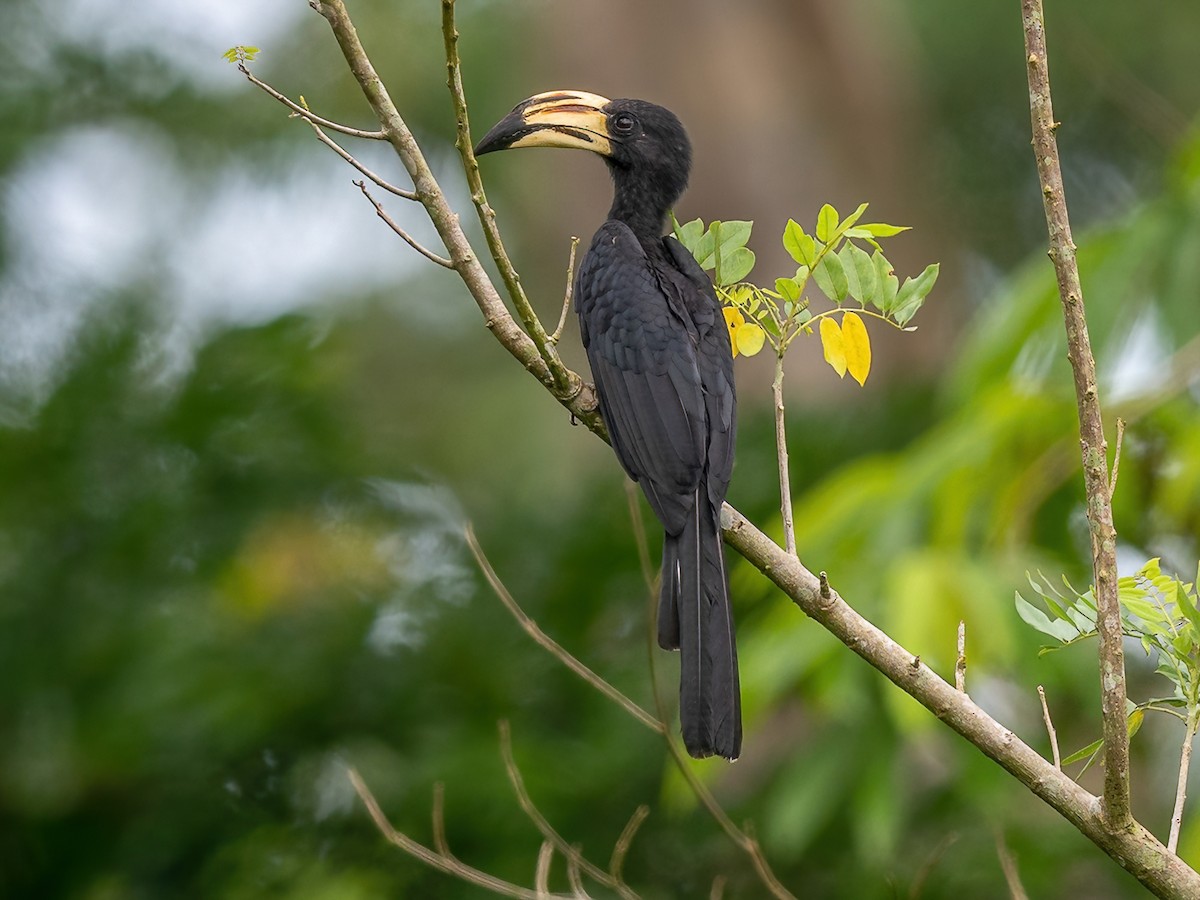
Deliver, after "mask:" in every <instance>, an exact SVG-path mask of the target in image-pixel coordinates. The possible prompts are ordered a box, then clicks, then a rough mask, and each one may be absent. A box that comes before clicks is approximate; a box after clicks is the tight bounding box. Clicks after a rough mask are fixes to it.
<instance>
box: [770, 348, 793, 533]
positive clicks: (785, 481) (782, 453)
mask: <svg viewBox="0 0 1200 900" xmlns="http://www.w3.org/2000/svg"><path fill="white" fill-rule="evenodd" d="M771 395H772V396H773V397H774V398H775V454H776V456H778V457H779V511H780V513H781V514H782V515H783V541H784V549H785V550H787V552H788V553H790V554H791V555H792V556H795V555H796V525H795V522H794V521H793V519H792V478H791V475H790V474H788V449H787V430H786V429H785V427H784V408H783V348H780V350H779V355H778V356H776V357H775V380H774V381H772V382H771Z"/></svg>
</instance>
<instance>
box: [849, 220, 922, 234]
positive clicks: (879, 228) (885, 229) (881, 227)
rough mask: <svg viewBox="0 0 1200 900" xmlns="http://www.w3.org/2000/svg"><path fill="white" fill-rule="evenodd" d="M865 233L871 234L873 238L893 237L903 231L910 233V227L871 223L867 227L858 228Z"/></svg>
mask: <svg viewBox="0 0 1200 900" xmlns="http://www.w3.org/2000/svg"><path fill="white" fill-rule="evenodd" d="M858 227H859V228H861V229H862V230H863V231H865V232H867V233H868V234H870V235H871V236H872V237H891V236H892V235H894V234H899V233H900V232H902V231H910V230H911V228H912V226H910V225H885V224H884V223H883V222H871V223H869V224H867V225H860V226H858Z"/></svg>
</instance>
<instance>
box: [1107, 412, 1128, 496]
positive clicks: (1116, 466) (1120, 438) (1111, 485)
mask: <svg viewBox="0 0 1200 900" xmlns="http://www.w3.org/2000/svg"><path fill="white" fill-rule="evenodd" d="M1124 443H1125V420H1124V419H1122V418H1120V417H1118V418H1117V447H1116V449H1115V450H1113V464H1112V477H1111V478H1109V480H1108V502H1109V503H1111V502H1112V498H1113V495H1114V494H1115V493H1116V492H1117V475H1118V474H1119V473H1120V471H1121V445H1122V444H1124Z"/></svg>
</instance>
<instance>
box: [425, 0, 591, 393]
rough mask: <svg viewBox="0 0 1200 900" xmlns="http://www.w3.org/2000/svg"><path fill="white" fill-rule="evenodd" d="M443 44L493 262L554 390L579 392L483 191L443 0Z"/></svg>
mask: <svg viewBox="0 0 1200 900" xmlns="http://www.w3.org/2000/svg"><path fill="white" fill-rule="evenodd" d="M442 41H443V43H444V44H445V50H446V72H447V78H446V86H447V87H448V88H449V89H450V98H451V100H452V102H453V104H454V120H455V123H456V125H457V136H456V137H455V140H454V146H455V147H457V148H458V153H459V156H460V157H461V158H462V165H463V172H464V173H465V174H466V176H467V186H468V187H469V188H470V191H471V202H472V203H474V204H475V209H476V212H477V213H478V215H479V224H480V225H481V226H482V227H483V236H484V238H485V239H486V240H487V245H488V249H489V250H490V251H491V254H492V259H493V260H495V262H496V267H497V268H498V269H499V270H500V277H501V279H503V281H504V286H505V288H507V290H508V296H509V298H510V299H511V300H512V302H513V306H514V307H516V310H517V315H518V316H519V317H520V319H521V321H522V323H524V325H525V330H526V332H527V333H528V334H529V336H530V338H532V339H533V343H534V344H535V345H536V346H537V348H538V352H539V353H540V354H541V356H542V359H543V360H544V361H545V363H546V366H547V367H548V368H549V370H550V375H551V377H552V378H553V379H554V387H553V389H554V390H555V391H556V392H558V393H559V394H561V395H563V396H566V395H570V394H573V393H578V391H579V384H578V382H579V377H578V376H577V375H574V373H573V372H571V371H570V370H569V369H567V368H566V366H564V365H563V363H562V360H561V359H560V358H559V356H558V351H557V350H556V349H555V347H554V344H553V343H552V342H551V341H550V337H549V335H547V334H546V329H545V328H544V327H543V326H542V323H541V320H540V319H538V316H537V313H536V312H534V309H533V304H531V303H530V302H529V297H528V296H526V294H525V288H524V287H522V285H521V277H520V276H519V275H518V274H517V270H516V268H515V267H514V266H513V264H512V260H511V259H510V258H509V256H508V252H507V251H506V250H505V249H504V241H503V240H502V239H501V237H500V229H499V227H498V226H497V225H496V212H495V210H493V209H492V207H491V205H490V204H489V203H488V200H487V194H485V193H484V190H483V179H482V178H481V177H480V175H479V162H478V161H477V160H476V159H475V149H474V146H473V144H472V142H471V123H470V119H469V118H468V116H467V98H466V94H465V92H464V91H463V82H462V62H461V60H460V59H459V57H458V28H457V26H456V25H455V24H454V0H442Z"/></svg>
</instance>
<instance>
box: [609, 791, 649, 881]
mask: <svg viewBox="0 0 1200 900" xmlns="http://www.w3.org/2000/svg"><path fill="white" fill-rule="evenodd" d="M648 815H650V807H648V806H646V805H645V804H644V803H643V804H642V805H641V806H639V807H638V808H637V809H635V810H634V811H633V815H632V816H630V817H629V821H628V822H626V823H625V827H624V828H622V829H621V834H620V836H619V837H618V838H617V843H616V844H614V845H613V852H612V857H611V858H610V859H609V861H608V871H609V874H610V875H612V877H613V880H614V881H616V882H617V883H618V884H624V883H625V882H624V876H623V875H622V869H624V867H625V857H626V856H628V855H629V848H630V847H631V846H632V845H633V838H634V835H636V834H637V832H638V829H639V828H641V827H642V823H643V822H645V821H646V817H647V816H648Z"/></svg>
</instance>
